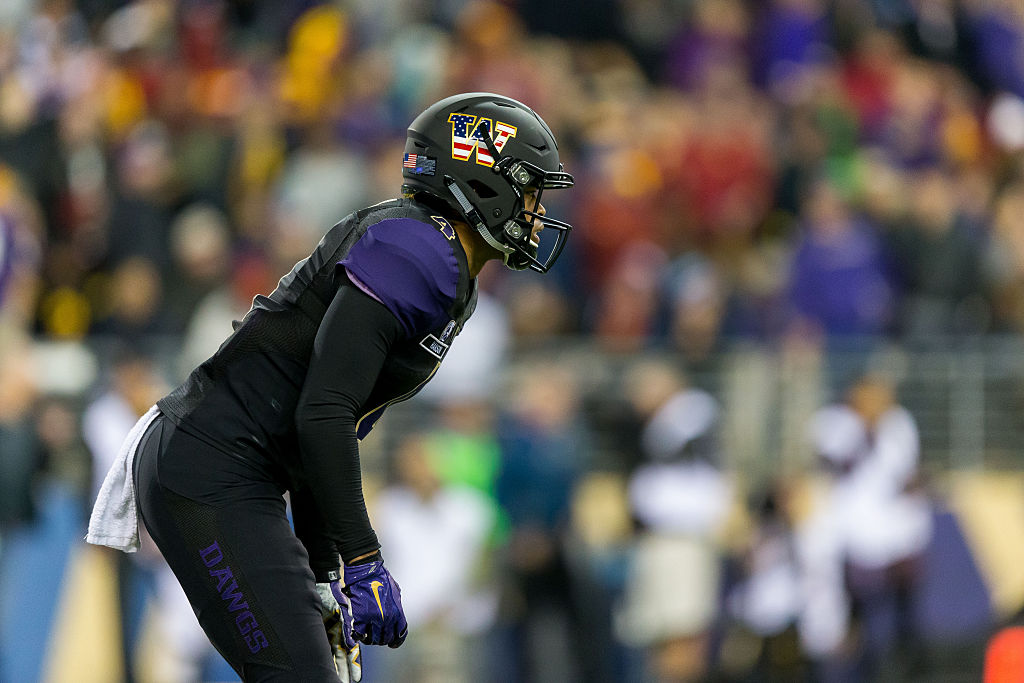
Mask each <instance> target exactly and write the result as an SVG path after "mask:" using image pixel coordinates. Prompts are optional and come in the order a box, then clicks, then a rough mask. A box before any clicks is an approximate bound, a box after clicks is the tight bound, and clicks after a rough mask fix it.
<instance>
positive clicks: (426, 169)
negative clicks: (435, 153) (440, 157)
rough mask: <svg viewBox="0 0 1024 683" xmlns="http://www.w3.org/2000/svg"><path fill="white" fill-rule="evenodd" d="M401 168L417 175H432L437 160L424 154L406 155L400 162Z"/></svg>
mask: <svg viewBox="0 0 1024 683" xmlns="http://www.w3.org/2000/svg"><path fill="white" fill-rule="evenodd" d="M402 168H407V169H409V170H410V171H412V172H413V173H416V174H417V175H434V174H435V173H436V172H437V159H434V158H432V157H428V156H426V155H425V154H406V155H405V158H404V159H403V160H402Z"/></svg>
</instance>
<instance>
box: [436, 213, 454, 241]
mask: <svg viewBox="0 0 1024 683" xmlns="http://www.w3.org/2000/svg"><path fill="white" fill-rule="evenodd" d="M430 218H431V219H432V220H433V221H434V222H435V223H437V224H438V225H439V226H441V234H442V235H444V236H445V237H447V238H448V241H449V242H450V241H452V240H454V239H455V228H453V227H452V224H451V223H449V222H448V221H446V220H445V219H444V218H442V217H441V216H431V217H430Z"/></svg>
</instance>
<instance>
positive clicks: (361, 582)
mask: <svg viewBox="0 0 1024 683" xmlns="http://www.w3.org/2000/svg"><path fill="white" fill-rule="evenodd" d="M339 588H340V589H341V590H342V591H343V592H344V594H345V595H347V596H348V597H349V600H350V601H351V605H352V630H353V633H354V634H355V637H356V639H357V640H360V641H362V642H364V643H366V644H367V645H387V646H388V647H398V646H399V645H401V644H402V643H403V642H405V636H406V635H407V634H408V632H409V626H408V624H407V623H406V621H405V612H404V611H403V610H402V589H401V588H399V587H398V582H397V581H395V580H394V579H393V578H392V577H391V574H390V573H389V572H388V570H387V569H385V568H384V562H383V561H382V560H377V561H376V562H367V563H366V564H356V565H346V566H345V584H344V587H340V586H339V585H338V582H334V583H332V584H331V589H332V590H333V591H335V593H337V591H338V590H339ZM339 602H340V600H339Z"/></svg>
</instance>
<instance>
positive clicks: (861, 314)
mask: <svg viewBox="0 0 1024 683" xmlns="http://www.w3.org/2000/svg"><path fill="white" fill-rule="evenodd" d="M803 216H804V223H803V226H802V228H803V234H802V235H801V237H800V238H799V241H798V242H797V246H796V251H795V253H794V256H793V261H792V265H791V267H790V276H789V304H790V309H791V316H792V321H791V324H790V330H791V331H793V332H797V333H804V334H806V333H809V334H811V335H814V336H816V337H819V338H821V337H823V338H824V340H825V341H829V340H837V339H840V338H845V339H847V340H850V339H853V338H857V337H866V336H872V335H877V334H880V333H882V332H884V331H885V329H886V326H887V324H888V322H889V319H890V315H891V312H892V306H893V290H892V286H891V285H890V282H889V277H888V274H887V272H886V264H885V257H884V252H883V249H882V244H881V241H880V240H879V238H878V236H877V234H876V233H875V229H874V227H873V226H872V225H871V224H870V223H868V222H867V221H866V220H865V219H863V218H861V217H858V216H856V215H854V214H853V213H852V212H851V210H850V208H849V207H848V206H847V204H846V203H845V201H844V200H843V198H842V197H841V196H840V194H839V191H838V189H837V188H836V187H834V186H833V185H832V184H831V183H830V182H829V181H827V180H824V179H819V180H817V181H816V182H815V183H813V184H812V186H811V187H810V189H809V191H808V192H807V195H806V197H805V199H804V203H803Z"/></svg>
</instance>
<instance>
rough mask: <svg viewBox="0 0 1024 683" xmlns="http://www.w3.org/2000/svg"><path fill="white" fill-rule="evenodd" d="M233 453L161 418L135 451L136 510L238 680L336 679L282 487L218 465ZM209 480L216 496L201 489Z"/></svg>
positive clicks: (233, 467)
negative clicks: (226, 451)
mask: <svg viewBox="0 0 1024 683" xmlns="http://www.w3.org/2000/svg"><path fill="white" fill-rule="evenodd" d="M231 457H232V456H230V455H229V454H226V453H224V452H223V451H221V450H220V449H217V448H215V447H213V446H211V445H209V444H207V443H206V442H204V441H201V440H199V439H196V438H195V437H192V436H191V435H189V434H186V433H184V432H182V431H180V430H177V429H175V426H174V423H173V422H171V421H170V420H169V419H168V418H167V417H165V416H160V417H158V418H157V419H156V420H155V421H154V423H153V424H152V425H151V426H150V428H149V429H148V430H147V431H146V433H145V434H144V435H143V437H142V440H141V442H140V444H139V450H138V452H137V453H136V457H135V472H134V474H135V491H136V499H137V501H138V505H139V516H140V518H141V520H142V522H143V523H144V524H145V527H146V528H147V529H148V530H149V533H150V535H152V537H153V540H154V541H156V545H157V547H159V548H160V551H161V552H162V553H163V556H164V558H165V559H166V560H167V563H168V564H169V565H170V567H171V570H172V571H173V572H174V574H175V576H177V578H178V581H179V582H180V583H181V585H182V588H184V589H185V594H186V595H187V596H188V599H189V602H191V603H192V609H193V610H195V613H196V616H197V617H198V618H199V623H200V625H201V626H202V627H203V630H204V631H205V632H206V634H207V635H208V636H209V638H210V641H211V642H212V643H213V645H214V647H216V648H217V650H218V651H219V652H220V653H221V655H223V656H224V659H226V660H227V662H228V663H229V664H230V665H231V666H232V668H234V670H235V671H236V672H237V673H238V675H239V676H241V677H242V680H244V681H247V682H248V681H275V682H284V681H295V682H300V681H301V682H302V683H308V682H310V681H333V682H334V683H337V681H338V675H337V673H336V671H335V668H334V659H333V657H332V655H331V650H330V645H329V643H328V640H327V634H326V631H325V629H324V625H323V621H322V619H321V616H320V599H319V597H318V596H317V594H316V589H315V583H314V578H313V572H312V571H311V570H310V568H309V560H308V556H307V554H306V550H305V548H303V546H302V544H301V543H300V542H299V540H298V538H297V537H296V536H295V534H294V533H293V531H292V529H291V525H290V524H289V522H288V518H287V515H286V513H285V502H284V499H283V498H282V496H281V491H280V490H279V488H278V486H277V485H276V484H274V483H273V482H271V481H265V480H261V479H260V477H259V476H258V473H256V474H254V476H251V477H250V476H241V475H240V474H239V469H238V467H237V463H229V465H228V466H222V464H223V463H226V462H229V461H230V459H231ZM176 459H177V460H176ZM225 459H227V460H225ZM182 462H186V463H188V466H187V467H185V468H182V467H180V466H178V465H179V464H180V463H182ZM204 463H205V464H204ZM197 483H199V484H200V485H199V487H198V488H197ZM203 487H206V488H207V489H208V490H210V491H216V492H217V493H216V495H210V496H196V495H195V494H194V492H195V491H196V490H202V489H203ZM182 493H190V494H192V495H190V496H189V497H186V496H185V495H182ZM197 497H198V498H206V499H205V500H196V499H195V498H197Z"/></svg>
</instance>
